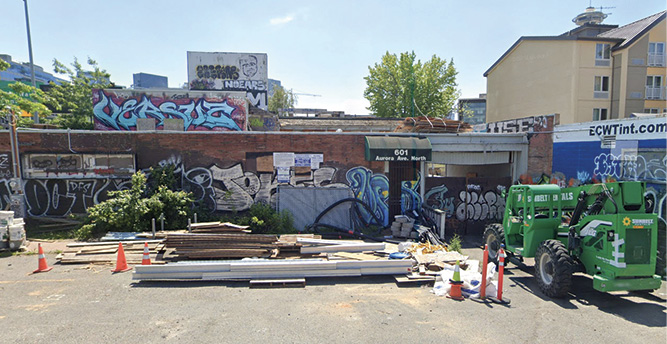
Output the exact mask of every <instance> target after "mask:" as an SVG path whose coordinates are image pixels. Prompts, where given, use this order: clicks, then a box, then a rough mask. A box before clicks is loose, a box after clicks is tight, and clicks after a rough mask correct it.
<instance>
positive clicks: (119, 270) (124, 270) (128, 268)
mask: <svg viewBox="0 0 667 344" xmlns="http://www.w3.org/2000/svg"><path fill="white" fill-rule="evenodd" d="M130 270H132V268H131V267H129V266H128V267H126V268H125V269H118V268H116V269H115V270H111V272H126V271H130Z"/></svg>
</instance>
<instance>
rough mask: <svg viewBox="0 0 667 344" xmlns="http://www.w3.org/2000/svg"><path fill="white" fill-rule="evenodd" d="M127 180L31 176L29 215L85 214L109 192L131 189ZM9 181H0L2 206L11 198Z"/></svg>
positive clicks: (26, 184)
mask: <svg viewBox="0 0 667 344" xmlns="http://www.w3.org/2000/svg"><path fill="white" fill-rule="evenodd" d="M130 184H131V182H130V180H124V179H45V180H43V179H28V180H26V181H24V183H23V190H24V192H25V194H24V197H25V202H26V206H27V212H28V215H29V216H34V217H42V216H54V217H62V216H67V215H70V214H83V213H85V212H86V209H87V208H88V207H91V206H93V205H95V204H98V203H100V202H103V201H105V200H107V193H108V192H109V191H117V190H126V189H129V188H130ZM10 195H11V192H10V188H9V180H7V179H3V180H0V206H2V208H3V209H4V208H5V207H6V206H7V204H8V203H9V199H10Z"/></svg>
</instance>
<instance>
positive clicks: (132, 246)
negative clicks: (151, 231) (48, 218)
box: [56, 240, 162, 264]
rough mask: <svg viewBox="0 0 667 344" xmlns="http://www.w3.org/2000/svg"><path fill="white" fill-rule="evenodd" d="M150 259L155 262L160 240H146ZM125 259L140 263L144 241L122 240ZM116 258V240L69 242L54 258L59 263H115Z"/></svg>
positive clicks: (129, 262) (132, 262)
mask: <svg viewBox="0 0 667 344" xmlns="http://www.w3.org/2000/svg"><path fill="white" fill-rule="evenodd" d="M147 242H148V249H149V252H150V257H151V261H153V263H155V261H156V257H157V254H158V251H160V250H161V248H162V244H161V243H160V242H161V240H148V241H147ZM123 251H125V260H126V261H127V263H128V264H141V260H142V258H143V254H144V241H142V242H123ZM117 259H118V242H94V243H71V244H67V247H66V248H65V250H63V252H62V253H61V254H59V255H58V256H57V257H56V260H58V261H60V263H61V264H88V263H100V264H103V263H111V264H114V263H116V260H117Z"/></svg>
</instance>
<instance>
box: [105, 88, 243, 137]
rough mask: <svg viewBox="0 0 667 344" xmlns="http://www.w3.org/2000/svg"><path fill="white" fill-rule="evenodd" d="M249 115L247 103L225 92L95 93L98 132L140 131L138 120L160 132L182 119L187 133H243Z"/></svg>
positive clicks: (117, 91)
mask: <svg viewBox="0 0 667 344" xmlns="http://www.w3.org/2000/svg"><path fill="white" fill-rule="evenodd" d="M247 113H248V111H247V107H246V102H245V99H243V98H240V97H238V96H231V95H230V94H228V93H222V92H187V91H183V92H180V91H169V92H167V91H164V92H153V93H150V92H149V91H145V92H138V91H134V90H93V115H94V118H95V129H97V130H137V119H144V118H152V119H154V120H155V121H156V129H158V130H162V129H163V128H164V124H165V123H164V122H165V120H166V119H178V120H182V121H183V130H185V131H241V130H245V128H246V121H247Z"/></svg>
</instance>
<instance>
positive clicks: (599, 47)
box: [595, 43, 611, 61]
mask: <svg viewBox="0 0 667 344" xmlns="http://www.w3.org/2000/svg"><path fill="white" fill-rule="evenodd" d="M600 54H601V55H602V57H600ZM605 55H606V57H605ZM595 60H596V61H608V60H611V44H609V43H595Z"/></svg>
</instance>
